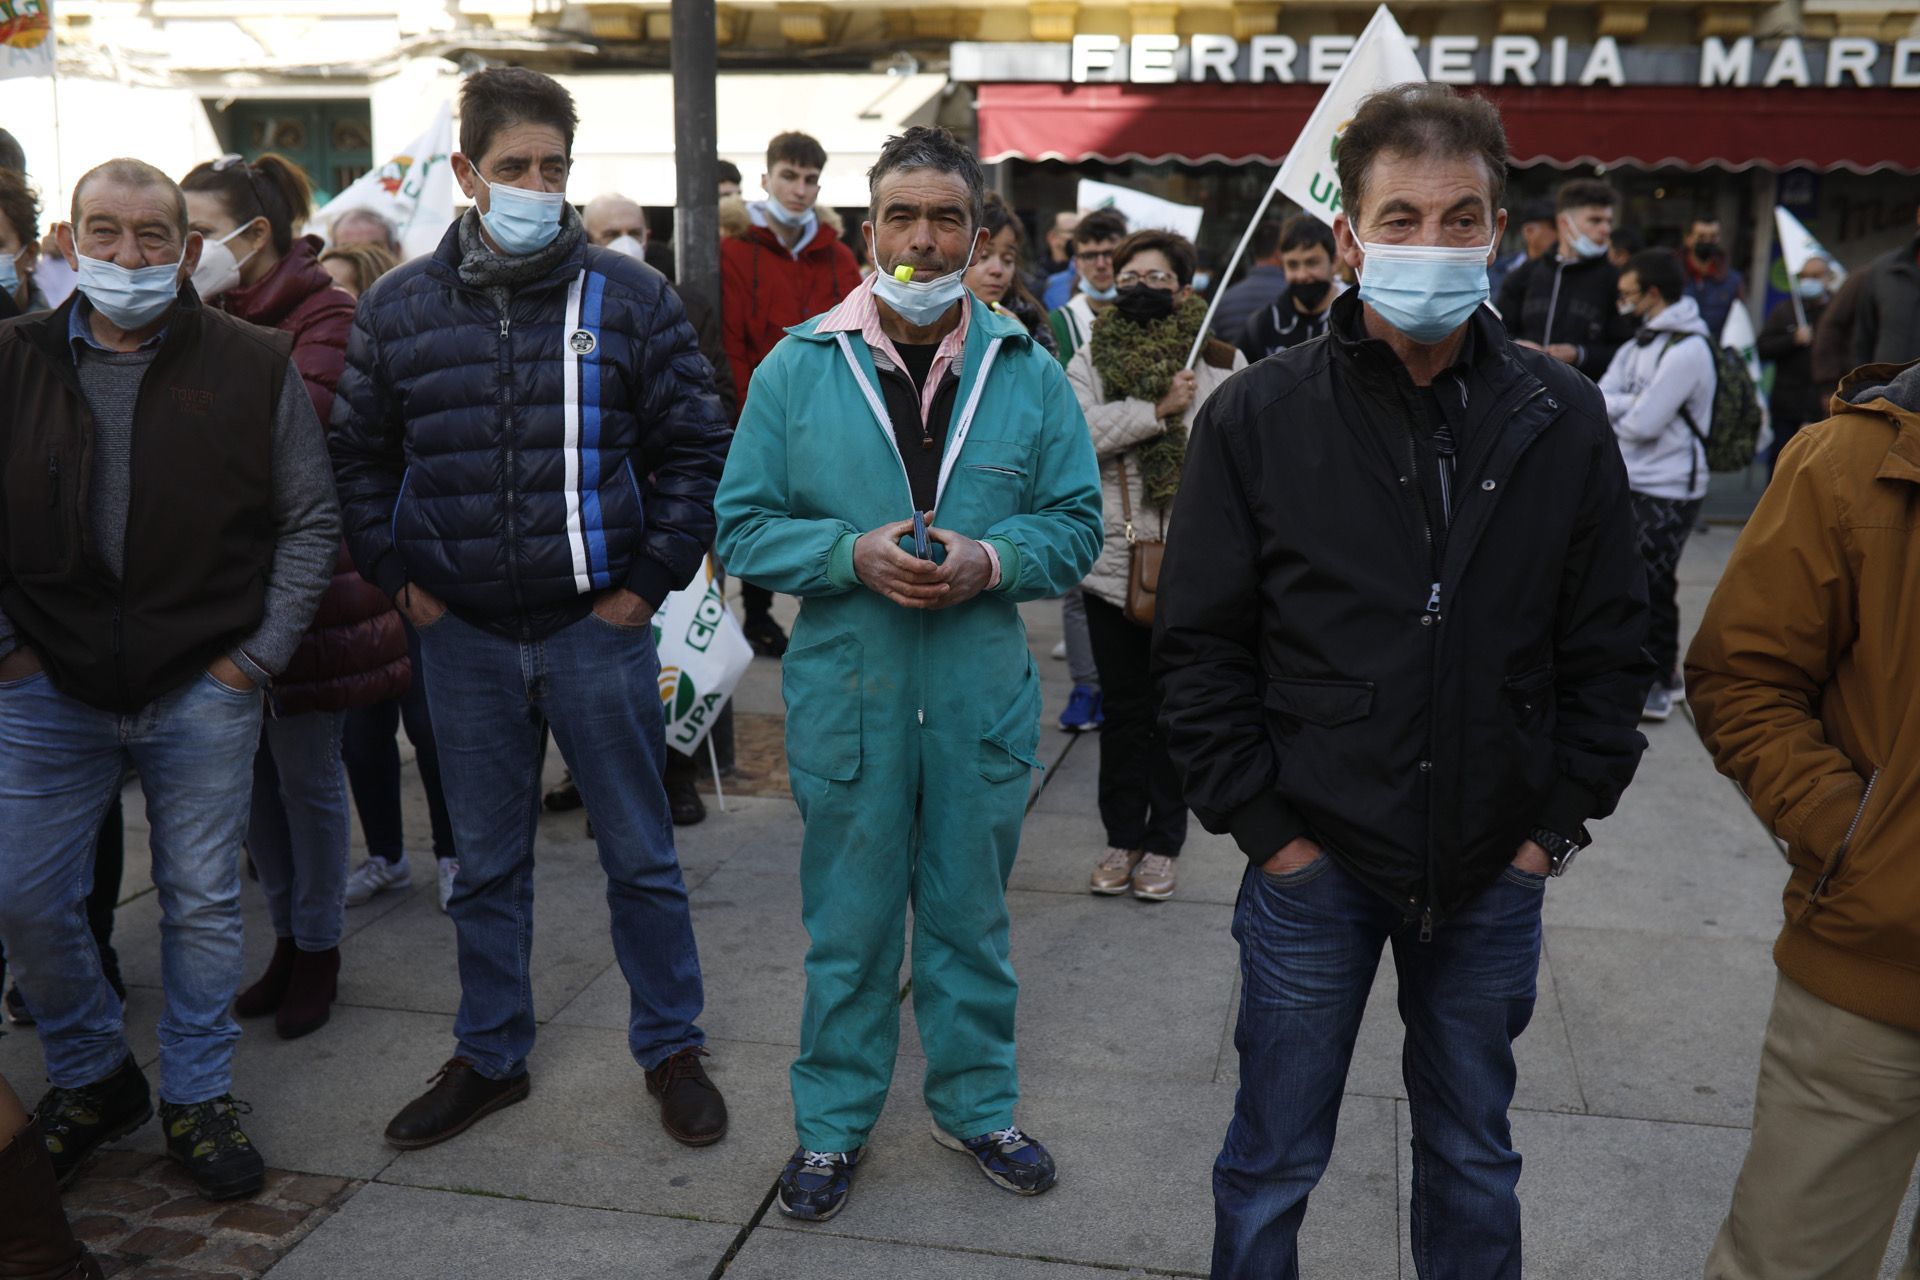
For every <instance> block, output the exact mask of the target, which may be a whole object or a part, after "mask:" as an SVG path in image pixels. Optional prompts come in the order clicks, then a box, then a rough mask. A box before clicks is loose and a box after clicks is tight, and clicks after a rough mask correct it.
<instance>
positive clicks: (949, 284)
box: [868, 241, 977, 327]
mask: <svg viewBox="0 0 1920 1280" xmlns="http://www.w3.org/2000/svg"><path fill="white" fill-rule="evenodd" d="M976 243H977V241H976ZM868 247H869V250H871V247H872V246H871V245H869V246H868ZM872 258H873V260H874V261H875V262H878V261H879V260H880V255H879V254H877V253H875V254H872ZM972 265H973V251H972V250H971V249H969V250H968V251H967V260H966V262H965V263H963V264H962V265H961V267H960V269H959V270H958V271H949V272H947V274H945V275H943V276H940V277H938V278H936V279H933V280H928V281H925V282H920V281H914V280H900V279H896V278H895V277H894V276H892V275H889V274H888V273H886V272H884V271H876V272H875V273H874V278H873V292H874V294H875V296H876V297H878V298H879V299H880V300H881V301H882V302H884V303H886V304H887V305H888V306H889V307H892V308H893V309H894V310H895V311H897V312H899V313H900V318H901V319H902V320H905V321H906V322H907V323H908V324H910V325H916V326H920V327H925V326H926V325H930V324H932V323H933V322H934V321H935V320H938V319H939V318H940V317H941V316H943V315H945V314H947V309H948V308H949V307H951V306H953V304H954V303H956V302H958V301H959V300H960V298H961V295H963V294H964V293H966V291H967V280H966V275H967V268H968V267H970V266H972Z"/></svg>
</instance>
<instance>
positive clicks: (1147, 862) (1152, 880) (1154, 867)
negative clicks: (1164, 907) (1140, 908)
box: [1133, 853, 1174, 902]
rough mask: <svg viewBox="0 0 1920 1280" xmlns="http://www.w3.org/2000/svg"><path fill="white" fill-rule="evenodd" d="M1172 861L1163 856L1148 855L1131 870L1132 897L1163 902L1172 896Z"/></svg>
mask: <svg viewBox="0 0 1920 1280" xmlns="http://www.w3.org/2000/svg"><path fill="white" fill-rule="evenodd" d="M1173 875H1174V872H1173V859H1172V858H1169V857H1167V856H1166V855H1165V854H1159V853H1149V854H1147V855H1146V856H1145V857H1143V858H1141V859H1140V865H1139V866H1137V867H1135V868H1134V870H1133V896H1134V897H1136V898H1145V899H1146V900H1147V901H1149V902H1164V901H1165V900H1166V899H1168V898H1171V897H1172V896H1173Z"/></svg>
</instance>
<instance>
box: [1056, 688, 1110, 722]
mask: <svg viewBox="0 0 1920 1280" xmlns="http://www.w3.org/2000/svg"><path fill="white" fill-rule="evenodd" d="M1103 719H1104V717H1102V716H1101V714H1100V690H1099V689H1097V688H1095V687H1094V686H1093V685H1090V684H1077V685H1075V686H1073V692H1072V693H1070V694H1068V695H1067V707H1066V710H1064V711H1062V712H1061V713H1060V731H1061V732H1062V733H1091V732H1092V731H1093V730H1095V729H1098V728H1099V727H1100V724H1101V721H1102V720H1103Z"/></svg>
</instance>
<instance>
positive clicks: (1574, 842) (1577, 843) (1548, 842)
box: [1527, 826, 1593, 876]
mask: <svg viewBox="0 0 1920 1280" xmlns="http://www.w3.org/2000/svg"><path fill="white" fill-rule="evenodd" d="M1527 839H1529V840H1531V841H1533V842H1534V843H1535V844H1537V845H1539V846H1540V847H1541V848H1542V849H1545V850H1546V851H1547V861H1548V862H1549V863H1550V864H1552V869H1551V870H1550V871H1548V872H1547V874H1548V875H1550V876H1563V875H1565V874H1566V873H1567V868H1568V867H1570V866H1572V865H1573V855H1574V854H1576V853H1579V852H1580V851H1581V850H1582V849H1584V848H1586V847H1587V846H1588V845H1590V844H1592V843H1593V837H1592V836H1590V835H1588V834H1587V829H1586V828H1585V827H1584V826H1581V827H1575V828H1574V832H1573V835H1572V836H1563V835H1561V834H1560V833H1559V832H1558V831H1549V830H1547V829H1546V828H1545V827H1535V828H1534V829H1533V830H1532V831H1529V832H1528V833H1527Z"/></svg>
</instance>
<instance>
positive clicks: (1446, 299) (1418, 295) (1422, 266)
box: [1360, 243, 1493, 343]
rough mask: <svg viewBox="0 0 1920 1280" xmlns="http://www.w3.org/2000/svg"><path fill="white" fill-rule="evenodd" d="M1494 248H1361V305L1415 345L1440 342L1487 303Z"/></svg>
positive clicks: (1392, 246)
mask: <svg viewBox="0 0 1920 1280" xmlns="http://www.w3.org/2000/svg"><path fill="white" fill-rule="evenodd" d="M1492 247H1493V246H1491V245H1477V246H1474V247H1472V248H1467V249H1449V248H1444V247H1442V246H1440V245H1426V244H1366V243H1362V244H1361V246H1360V248H1361V249H1362V250H1363V251H1364V252H1365V253H1366V255H1367V256H1366V258H1365V260H1364V261H1363V262H1362V263H1361V265H1360V300H1361V301H1362V302H1365V303H1366V304H1367V305H1369V306H1371V307H1372V308H1373V309H1374V311H1376V312H1377V313H1379V316H1380V318H1381V319H1382V320H1385V321H1386V322H1387V323H1388V324H1390V325H1392V326H1393V327H1394V328H1396V329H1398V330H1399V331H1400V332H1401V333H1404V334H1406V335H1407V336H1408V337H1409V338H1412V339H1413V340H1414V341H1415V342H1422V343H1434V342H1438V341H1440V340H1441V339H1442V338H1444V337H1446V336H1447V335H1448V334H1450V333H1452V332H1453V331H1454V330H1455V329H1458V328H1459V327H1460V326H1461V325H1462V324H1464V323H1465V322H1466V319H1467V317H1468V316H1471V315H1472V314H1473V313H1474V312H1475V311H1476V310H1478V309H1479V307H1480V304H1481V303H1483V302H1485V301H1486V300H1487V253H1488V251H1489V250H1490V249H1491V248H1492Z"/></svg>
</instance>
